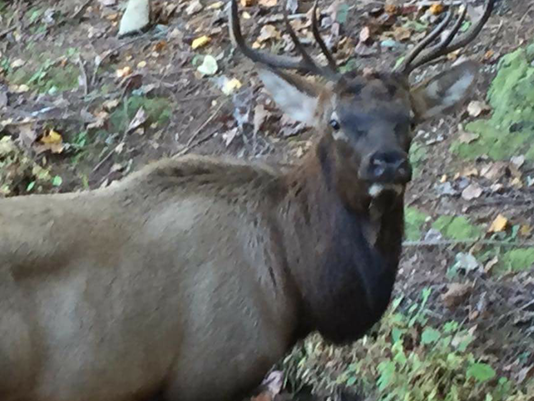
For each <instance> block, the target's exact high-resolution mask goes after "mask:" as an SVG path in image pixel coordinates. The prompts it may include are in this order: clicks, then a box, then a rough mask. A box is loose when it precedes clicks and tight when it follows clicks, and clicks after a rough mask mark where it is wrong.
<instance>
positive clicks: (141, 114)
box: [128, 107, 147, 132]
mask: <svg viewBox="0 0 534 401" xmlns="http://www.w3.org/2000/svg"><path fill="white" fill-rule="evenodd" d="M146 120H147V114H146V112H145V109H144V108H142V107H139V110H137V113H135V117H134V118H133V120H132V121H131V122H130V125H129V126H128V132H132V131H135V130H136V129H137V128H139V127H140V126H141V125H143V124H144V123H145V122H146Z"/></svg>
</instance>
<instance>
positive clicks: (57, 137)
mask: <svg viewBox="0 0 534 401" xmlns="http://www.w3.org/2000/svg"><path fill="white" fill-rule="evenodd" d="M61 142H63V138H62V137H61V134H60V133H59V132H57V131H54V130H53V129H51V130H50V131H49V132H48V135H45V136H43V137H42V138H41V143H44V144H45V145H54V144H58V143H61Z"/></svg>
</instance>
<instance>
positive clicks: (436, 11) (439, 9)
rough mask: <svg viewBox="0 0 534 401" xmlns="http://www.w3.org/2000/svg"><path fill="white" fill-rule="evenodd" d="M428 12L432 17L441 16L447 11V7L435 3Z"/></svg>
mask: <svg viewBox="0 0 534 401" xmlns="http://www.w3.org/2000/svg"><path fill="white" fill-rule="evenodd" d="M428 10H429V11H430V13H431V14H432V15H439V14H441V13H442V12H443V11H444V10H445V7H444V6H443V4H441V3H434V4H432V5H431V6H430V8H429V9H428Z"/></svg>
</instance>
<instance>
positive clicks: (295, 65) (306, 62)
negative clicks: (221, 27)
mask: <svg viewBox="0 0 534 401" xmlns="http://www.w3.org/2000/svg"><path fill="white" fill-rule="evenodd" d="M284 19H285V22H286V26H287V28H288V30H289V35H290V36H291V39H292V40H293V42H294V43H295V46H296V48H297V50H298V51H299V53H300V54H301V56H302V59H299V58H296V57H289V56H278V55H274V54H269V53H264V52H261V51H258V50H254V49H252V48H251V47H250V46H248V45H247V44H246V42H245V40H244V38H243V35H242V33H241V25H240V22H239V15H238V9H237V0H231V4H230V17H229V20H230V37H231V39H232V42H233V43H234V45H235V46H236V47H237V48H239V50H241V52H242V53H243V54H244V55H245V56H246V57H248V58H249V59H250V60H252V61H253V62H255V63H260V64H264V65H266V66H268V67H271V68H275V69H277V68H279V69H295V70H297V71H299V72H303V73H306V72H309V73H312V74H318V75H324V76H327V77H328V78H332V74H330V73H329V71H327V70H325V69H323V68H322V67H321V66H319V65H317V64H316V63H315V62H314V61H313V59H312V58H311V57H310V56H309V55H308V54H307V53H306V51H305V50H304V47H303V45H302V43H300V41H299V40H298V37H297V35H296V33H295V31H294V30H293V28H292V27H291V24H289V19H288V18H287V12H286V11H285V8H284Z"/></svg>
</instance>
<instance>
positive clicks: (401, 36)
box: [393, 26, 412, 42]
mask: <svg viewBox="0 0 534 401" xmlns="http://www.w3.org/2000/svg"><path fill="white" fill-rule="evenodd" d="M393 36H394V37H395V40H397V41H399V42H402V41H405V40H408V39H410V38H411V37H412V31H411V30H410V29H408V28H405V27H403V26H399V27H397V28H395V30H394V31H393Z"/></svg>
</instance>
